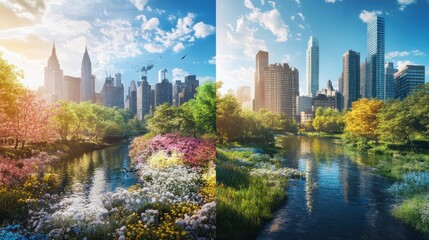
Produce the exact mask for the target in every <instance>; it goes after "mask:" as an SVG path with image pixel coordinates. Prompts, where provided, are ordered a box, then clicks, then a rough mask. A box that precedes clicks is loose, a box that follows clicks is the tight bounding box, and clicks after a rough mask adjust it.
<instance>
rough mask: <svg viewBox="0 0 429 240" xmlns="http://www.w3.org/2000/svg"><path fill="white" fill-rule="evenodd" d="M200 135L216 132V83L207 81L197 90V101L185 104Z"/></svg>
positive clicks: (193, 100)
mask: <svg viewBox="0 0 429 240" xmlns="http://www.w3.org/2000/svg"><path fill="white" fill-rule="evenodd" d="M184 107H187V108H188V109H189V110H190V111H191V112H192V115H193V117H194V121H195V124H196V128H197V129H198V130H199V132H200V133H214V132H215V131H216V83H214V82H211V81H207V82H205V83H203V84H202V85H201V86H199V87H198V88H197V94H196V95H195V99H192V100H190V101H189V102H187V103H185V106H184Z"/></svg>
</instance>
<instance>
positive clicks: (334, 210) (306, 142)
mask: <svg viewBox="0 0 429 240" xmlns="http://www.w3.org/2000/svg"><path fill="white" fill-rule="evenodd" d="M280 142H281V145H282V154H283V156H284V157H285V158H286V159H287V162H286V163H285V164H286V166H288V167H293V168H298V169H300V170H302V171H304V173H305V176H306V179H305V180H294V181H292V182H291V183H290V184H289V188H288V200H287V202H286V203H285V205H284V206H283V207H281V208H280V209H279V210H278V211H277V213H276V214H275V217H274V219H273V220H272V221H271V222H270V223H268V224H267V225H266V226H265V228H264V230H263V232H262V234H261V235H260V236H259V239H424V236H423V235H422V234H420V233H417V232H416V231H414V230H413V229H411V228H410V227H408V226H405V225H404V224H402V223H401V222H399V221H397V220H395V219H394V218H393V217H392V216H391V215H390V209H391V207H392V205H393V204H394V202H395V199H394V197H393V196H391V195H390V194H389V193H388V192H387V191H386V189H387V188H388V187H389V186H390V184H391V182H390V181H389V180H388V179H386V178H383V177H380V176H377V175H375V174H374V173H373V171H372V169H371V168H370V167H367V164H369V165H370V166H374V165H376V164H377V162H378V161H379V160H380V159H381V158H383V157H382V156H372V155H360V154H358V153H356V152H353V151H352V150H350V149H346V148H344V146H342V145H340V144H336V143H335V140H332V139H319V138H309V137H286V138H284V139H281V141H280Z"/></svg>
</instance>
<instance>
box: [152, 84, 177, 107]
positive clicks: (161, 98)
mask: <svg viewBox="0 0 429 240" xmlns="http://www.w3.org/2000/svg"><path fill="white" fill-rule="evenodd" d="M164 103H168V104H169V105H172V104H173V86H172V84H171V83H170V82H168V80H167V79H166V78H164V79H163V80H162V82H160V83H157V84H156V85H155V107H158V106H159V105H162V104H164Z"/></svg>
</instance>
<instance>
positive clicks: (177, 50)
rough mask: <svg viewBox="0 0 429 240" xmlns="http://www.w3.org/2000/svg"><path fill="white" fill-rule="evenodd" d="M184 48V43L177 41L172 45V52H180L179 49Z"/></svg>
mask: <svg viewBox="0 0 429 240" xmlns="http://www.w3.org/2000/svg"><path fill="white" fill-rule="evenodd" d="M183 49H185V45H183V43H181V42H179V43H177V44H176V45H175V46H174V47H173V51H174V52H176V53H177V52H180V51H181V50H183Z"/></svg>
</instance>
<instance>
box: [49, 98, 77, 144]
mask: <svg viewBox="0 0 429 240" xmlns="http://www.w3.org/2000/svg"><path fill="white" fill-rule="evenodd" d="M75 105H76V104H75V103H72V102H66V101H60V102H58V103H57V105H56V106H55V108H54V117H53V119H52V121H53V126H54V127H55V129H56V130H57V132H58V134H59V135H60V137H61V140H63V141H67V139H68V137H69V135H70V134H71V131H72V124H73V122H74V121H76V120H77V119H76V115H75V112H74V109H75V108H76V107H75Z"/></svg>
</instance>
